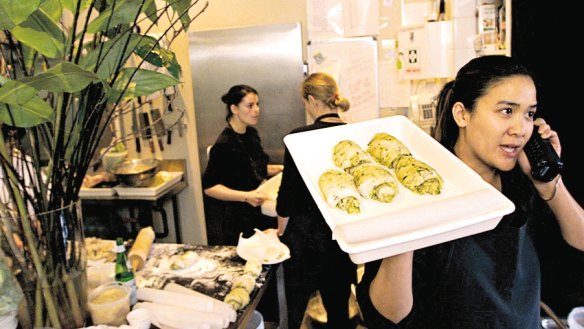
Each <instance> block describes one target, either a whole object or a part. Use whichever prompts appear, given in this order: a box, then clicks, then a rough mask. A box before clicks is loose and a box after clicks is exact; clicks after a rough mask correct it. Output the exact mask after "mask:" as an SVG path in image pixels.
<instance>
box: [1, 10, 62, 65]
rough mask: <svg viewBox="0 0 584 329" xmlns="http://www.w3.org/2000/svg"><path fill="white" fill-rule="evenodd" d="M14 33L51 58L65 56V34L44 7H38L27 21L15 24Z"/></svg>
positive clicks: (28, 44)
mask: <svg viewBox="0 0 584 329" xmlns="http://www.w3.org/2000/svg"><path fill="white" fill-rule="evenodd" d="M12 35H13V36H14V37H15V38H16V39H18V40H19V41H20V42H21V43H23V44H25V45H27V46H29V47H31V48H32V49H35V50H36V51H38V52H40V53H41V54H43V55H45V56H47V57H49V58H60V57H62V56H63V49H64V47H65V46H64V41H65V35H64V34H63V31H62V30H61V28H60V27H59V25H57V24H56V23H55V22H54V21H53V20H52V19H51V18H50V17H49V16H47V14H46V13H45V12H44V11H43V10H42V9H37V10H36V11H35V12H33V13H32V14H31V15H30V16H29V17H28V19H27V20H26V21H24V22H22V23H21V24H19V25H18V26H15V27H14V28H13V29H12Z"/></svg>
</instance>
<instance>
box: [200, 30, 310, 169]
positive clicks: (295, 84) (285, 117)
mask: <svg viewBox="0 0 584 329" xmlns="http://www.w3.org/2000/svg"><path fill="white" fill-rule="evenodd" d="M189 53H190V62H191V68H192V73H191V74H192V82H193V94H194V99H195V118H196V121H197V139H198V145H199V158H200V162H201V170H202V171H204V170H205V168H206V167H207V148H208V147H209V146H210V145H212V144H213V143H214V142H215V139H216V138H217V136H218V135H219V133H220V132H221V130H222V129H223V128H224V127H225V125H226V122H225V115H226V109H225V104H223V102H221V96H222V95H223V94H224V93H226V92H227V91H228V89H229V88H230V87H231V86H233V85H236V84H247V85H250V86H252V87H254V88H255V89H256V90H257V91H258V93H259V94H260V111H261V112H260V113H261V114H260V121H259V123H258V125H257V126H256V128H257V129H258V131H259V134H260V137H261V138H262V144H263V146H264V149H265V150H266V153H268V155H270V159H271V162H272V163H282V161H283V154H284V144H283V141H282V138H283V137H284V136H285V135H286V134H288V133H289V132H290V130H291V129H293V128H296V127H298V126H301V125H303V124H304V123H305V122H306V115H305V112H304V107H303V105H302V101H301V99H300V94H299V86H300V83H301V82H302V80H303V78H304V69H303V61H302V35H301V29H300V24H299V23H292V24H289V23H287V24H273V25H261V26H249V27H239V28H231V29H222V30H209V31H199V32H191V33H189Z"/></svg>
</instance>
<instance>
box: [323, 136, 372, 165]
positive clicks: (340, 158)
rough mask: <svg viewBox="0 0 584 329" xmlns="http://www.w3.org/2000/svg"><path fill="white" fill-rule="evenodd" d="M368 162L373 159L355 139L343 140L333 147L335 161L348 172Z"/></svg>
mask: <svg viewBox="0 0 584 329" xmlns="http://www.w3.org/2000/svg"><path fill="white" fill-rule="evenodd" d="M367 162H373V159H372V158H371V156H370V155H369V154H367V152H365V150H363V149H362V148H361V146H359V144H357V143H355V142H353V141H350V140H342V141H340V142H338V143H337V144H335V146H334V147H333V163H334V164H335V166H337V167H339V168H342V169H343V170H345V171H347V172H350V170H351V168H353V167H355V166H358V165H360V164H362V163H367Z"/></svg>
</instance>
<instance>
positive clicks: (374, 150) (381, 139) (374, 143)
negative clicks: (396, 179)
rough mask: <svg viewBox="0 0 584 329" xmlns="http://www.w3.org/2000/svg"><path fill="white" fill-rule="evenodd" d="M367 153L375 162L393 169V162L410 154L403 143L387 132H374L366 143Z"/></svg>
mask: <svg viewBox="0 0 584 329" xmlns="http://www.w3.org/2000/svg"><path fill="white" fill-rule="evenodd" d="M367 153H369V154H370V155H371V156H372V157H373V158H374V159H375V160H376V161H377V162H379V163H381V164H382V165H384V166H386V167H388V168H391V169H395V162H396V160H397V159H398V158H399V157H401V156H404V155H411V153H410V150H409V149H408V147H407V146H405V144H403V143H402V142H401V141H400V140H399V139H397V138H395V137H394V136H392V135H390V134H387V133H377V134H375V135H374V136H373V138H372V139H371V141H369V144H367Z"/></svg>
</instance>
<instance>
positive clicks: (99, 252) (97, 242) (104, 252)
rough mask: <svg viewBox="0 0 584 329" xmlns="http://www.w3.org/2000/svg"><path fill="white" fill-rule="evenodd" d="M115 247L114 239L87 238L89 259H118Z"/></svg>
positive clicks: (86, 248)
mask: <svg viewBox="0 0 584 329" xmlns="http://www.w3.org/2000/svg"><path fill="white" fill-rule="evenodd" d="M114 248H115V242H114V241H111V240H102V239H99V238H94V237H87V238H85V250H86V251H87V259H89V260H92V261H98V260H104V261H106V262H113V261H115V260H116V252H115V250H114Z"/></svg>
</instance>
